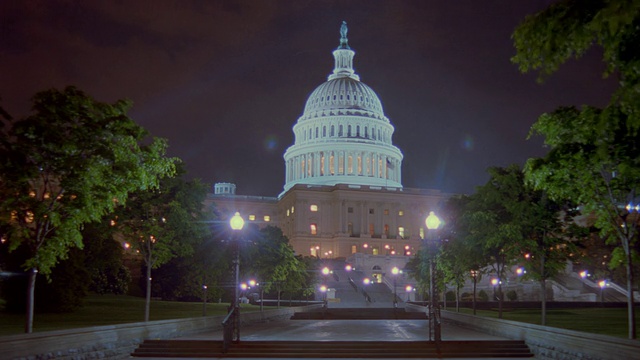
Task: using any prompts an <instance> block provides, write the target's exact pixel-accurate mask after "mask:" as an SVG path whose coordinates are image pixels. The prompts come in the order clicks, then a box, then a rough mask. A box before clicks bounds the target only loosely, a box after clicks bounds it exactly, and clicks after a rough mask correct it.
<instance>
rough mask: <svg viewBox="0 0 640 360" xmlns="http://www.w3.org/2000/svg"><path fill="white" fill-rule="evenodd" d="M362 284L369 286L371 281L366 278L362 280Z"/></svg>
mask: <svg viewBox="0 0 640 360" xmlns="http://www.w3.org/2000/svg"><path fill="white" fill-rule="evenodd" d="M362 283H363V284H365V285H369V284H371V279H369V278H364V279H362Z"/></svg>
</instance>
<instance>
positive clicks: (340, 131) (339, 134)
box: [338, 125, 342, 137]
mask: <svg viewBox="0 0 640 360" xmlns="http://www.w3.org/2000/svg"><path fill="white" fill-rule="evenodd" d="M338 136H339V137H342V125H340V127H339V128H338Z"/></svg>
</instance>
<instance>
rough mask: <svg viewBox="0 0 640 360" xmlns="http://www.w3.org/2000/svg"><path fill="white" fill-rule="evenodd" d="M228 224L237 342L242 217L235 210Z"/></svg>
mask: <svg viewBox="0 0 640 360" xmlns="http://www.w3.org/2000/svg"><path fill="white" fill-rule="evenodd" d="M229 225H230V226H231V230H233V234H234V236H233V237H234V240H235V245H234V250H235V255H236V256H235V260H234V265H235V266H234V272H235V278H236V281H235V284H236V285H235V296H234V298H233V313H234V315H233V329H234V332H235V338H236V340H235V341H237V342H239V341H240V304H239V302H238V297H239V296H240V231H241V230H242V228H243V227H244V219H243V218H242V216H240V213H239V212H236V213H235V215H233V217H231V220H229Z"/></svg>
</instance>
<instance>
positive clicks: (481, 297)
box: [472, 290, 489, 301]
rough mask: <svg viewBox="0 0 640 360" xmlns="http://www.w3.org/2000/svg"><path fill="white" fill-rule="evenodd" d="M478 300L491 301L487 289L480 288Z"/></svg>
mask: <svg viewBox="0 0 640 360" xmlns="http://www.w3.org/2000/svg"><path fill="white" fill-rule="evenodd" d="M472 297H473V296H472ZM478 300H480V301H489V295H487V292H486V291H484V290H480V291H478Z"/></svg>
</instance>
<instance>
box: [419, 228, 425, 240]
mask: <svg viewBox="0 0 640 360" xmlns="http://www.w3.org/2000/svg"><path fill="white" fill-rule="evenodd" d="M420 239H422V240H424V228H420Z"/></svg>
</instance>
